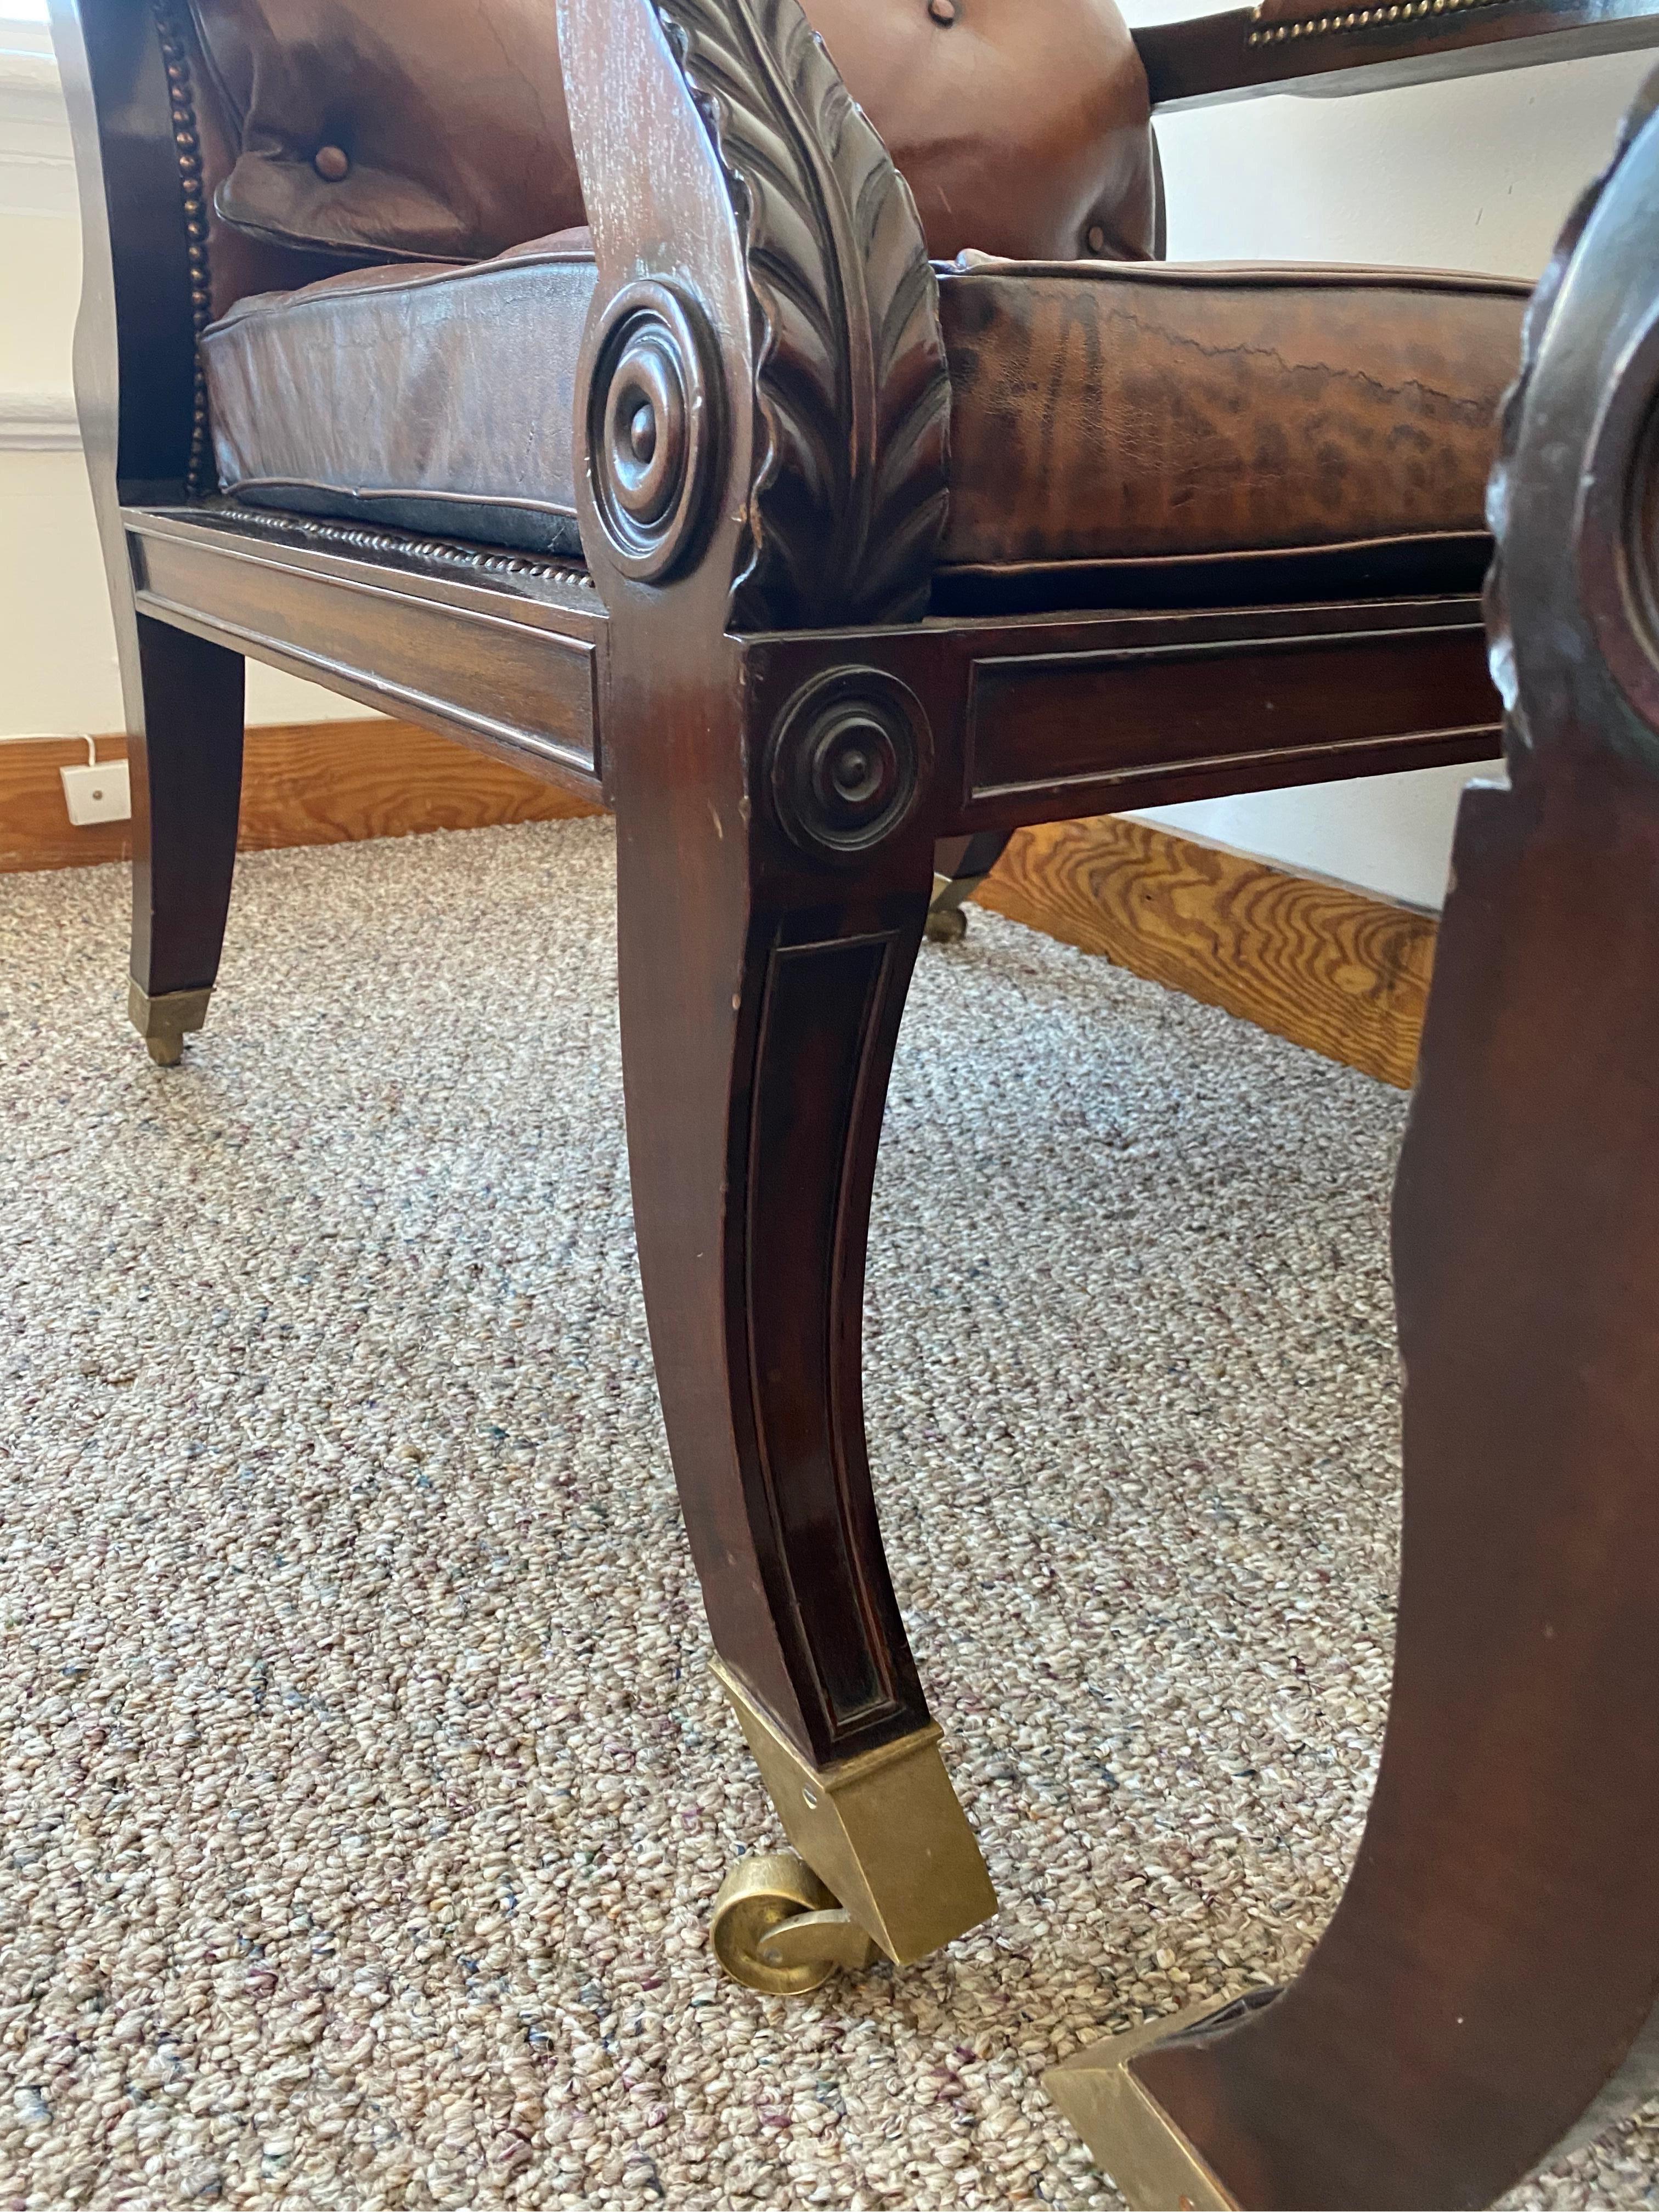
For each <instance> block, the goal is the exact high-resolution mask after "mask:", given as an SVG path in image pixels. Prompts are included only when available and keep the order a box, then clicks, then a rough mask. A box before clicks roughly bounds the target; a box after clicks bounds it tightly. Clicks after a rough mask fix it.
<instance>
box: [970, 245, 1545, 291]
mask: <svg viewBox="0 0 1659 2212" xmlns="http://www.w3.org/2000/svg"><path fill="white" fill-rule="evenodd" d="M937 266H938V270H939V275H940V276H941V277H945V276H948V277H950V278H951V279H953V280H954V281H956V282H958V283H960V282H961V281H962V280H963V279H964V278H969V277H974V276H1031V277H1041V276H1047V277H1064V278H1066V279H1068V280H1071V281H1073V282H1076V283H1087V284H1147V285H1151V286H1152V287H1153V288H1154V289H1165V288H1168V289H1179V288H1180V287H1181V286H1182V285H1190V286H1192V287H1194V289H1200V290H1201V289H1224V288H1225V287H1226V286H1228V285H1236V286H1237V287H1238V288H1239V289H1241V290H1248V291H1316V292H1318V291H1331V292H1364V291H1401V292H1452V293H1460V294H1468V295H1477V294H1481V293H1492V294H1496V295H1498V296H1500V297H1502V298H1504V299H1510V300H1529V299H1530V298H1531V297H1532V292H1533V288H1532V286H1531V284H1530V283H1528V282H1527V281H1526V279H1525V278H1523V277H1519V276H1492V275H1489V274H1488V273H1486V271H1484V270H1461V269H1409V268H1403V267H1402V268H1398V269H1395V268H1393V267H1389V266H1371V265H1370V264H1364V263H1355V264H1348V263H1346V262H1335V261H1334V262H1319V261H1306V262H1304V261H1112V262H1097V261H1009V260H1005V259H1002V258H1000V257H999V256H998V255H996V254H994V253H979V252H966V253H961V254H958V255H957V258H956V259H955V260H954V261H945V262H941V263H939V264H937Z"/></svg>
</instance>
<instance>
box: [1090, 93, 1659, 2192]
mask: <svg viewBox="0 0 1659 2212" xmlns="http://www.w3.org/2000/svg"><path fill="white" fill-rule="evenodd" d="M1656 88H1659V80H1656V81H1655V86H1654V87H1650V93H1649V95H1648V97H1647V100H1646V101H1645V103H1644V106H1642V107H1641V108H1640V109H1639V110H1638V114H1637V116H1636V117H1635V118H1633V122H1632V128H1631V133H1630V137H1629V138H1628V140H1627V151H1626V155H1625V158H1624V160H1623V161H1622V163H1620V164H1619V165H1616V166H1615V168H1614V170H1613V172H1612V173H1611V174H1610V176H1609V178H1608V179H1607V180H1606V181H1605V183H1604V185H1603V188H1602V191H1601V197H1600V199H1599V202H1597V201H1594V200H1592V202H1591V203H1590V204H1589V205H1588V206H1587V208H1586V210H1583V211H1582V213H1581V216H1580V219H1579V223H1578V224H1577V225H1576V226H1575V229H1574V231H1573V232H1572V233H1571V234H1570V235H1569V239H1568V240H1567V242H1566V246H1565V248H1564V252H1563V257H1562V258H1561V260H1560V261H1559V263H1558V264H1557V266H1556V268H1555V270H1553V272H1552V275H1551V276H1550V277H1549V278H1547V280H1546V283H1545V285H1544V286H1543V287H1542V288H1541V296H1540V300H1539V302H1538V304H1537V306H1536V307H1535V308H1534V318H1533V321H1532V324H1531V326H1530V328H1529V332H1528V368H1527V372H1526V375H1525V377H1524V378H1523V382H1522V386H1521V387H1520V388H1519V390H1518V392H1517V395H1516V397H1515V398H1513V399H1512V401H1511V405H1510V417H1509V423H1508V447H1507V452H1506V459H1505V462H1504V465H1503V467H1502V468H1501V469H1500V472H1499V475H1498V479H1497V480H1496V483H1495V489H1494V501H1493V504H1494V509H1495V513H1496V516H1497V520H1498V530H1499V544H1500V559H1501V574H1500V580H1499V581H1498V584H1497V586H1496V587H1495V589H1494V592H1493V597H1492V613H1493V627H1494V666H1495V668H1496V669H1497V670H1498V672H1499V674H1500V677H1501V678H1503V679H1504V681H1505V682H1506V684H1509V685H1510V702H1509V703H1510V767H1511V775H1512V778H1513V785H1512V788H1510V789H1508V790H1498V789H1490V788H1487V789H1479V788H1477V789H1475V790H1474V791H1472V792H1471V793H1468V795H1467V796H1466V798H1465V799H1464V801H1463V808H1462V816H1461V817H1460V823H1459V831H1458V838H1457V846H1456V852H1455V860H1454V889H1453V891H1452V895H1451V896H1450V898H1449V902H1448V904H1447V908H1446V911H1445V917H1444V921H1443V927H1442V932H1441V939H1440V948H1439V952H1438V956H1437V965H1436V972H1435V980H1434V989H1433V995H1432V1000H1431V1006H1430V1010H1429V1016H1428V1022H1427V1026H1426V1030H1425V1038H1424V1048H1423V1059H1422V1068H1421V1074H1420V1078H1419V1091H1418V1095H1417V1098H1416V1100H1415V1103H1414V1104H1413V1111H1412V1116H1411V1123H1410V1129H1409V1133H1408V1136H1407V1143H1406V1147H1405V1152H1404V1155H1403V1157H1402V1159H1401V1168H1400V1175H1399V1181H1398V1184H1397V1188H1396V1195H1395V1279H1396V1292H1397V1297H1398V1304H1399V1313H1400V1331H1401V1350H1402V1352H1403V1355H1404V1364H1405V1369H1406V1376H1407V1383H1406V1397H1405V1455H1406V1477H1405V1526H1404V1550H1403V1559H1402V1568H1401V1593H1400V1614H1399V1628H1398V1641H1397V1649H1396V1657H1395V1681H1394V1691H1393V1698H1392V1703H1391V1706H1390V1711H1389V1725H1388V1732H1387V1737H1386V1741H1385V1743H1384V1747H1383V1759H1382V1764H1381V1767H1380V1771H1379V1773H1378V1778H1377V1784H1376V1795H1375V1798H1374V1801H1373V1803H1372V1807H1371V1810H1370V1818H1369V1820H1368V1822H1367V1825H1366V1828H1365V1832H1364V1840H1363V1843H1362V1844H1361V1847H1360V1850H1359V1854H1358V1860H1357V1862H1356V1864H1355V1867H1354V1869H1353V1874H1352V1878H1351V1880H1350V1881H1349V1884H1348V1887H1347V1890H1346V1893H1345V1895H1344V1897H1343V1899H1342V1901H1341V1904H1340V1906H1339V1908H1338V1910H1337V1911H1336V1914H1335V1916H1334V1918H1333V1920H1332V1923H1331V1925H1330V1927H1329V1929H1328V1931H1327V1933H1326V1935H1325V1936H1324V1937H1323V1939H1322V1942H1320V1943H1319V1944H1318V1946H1317V1947H1316V1950H1315V1952H1314V1954H1313V1956H1312V1958H1311V1959H1310V1961H1309V1964H1308V1966H1306V1968H1305V1969H1304V1972H1303V1973H1302V1974H1301V1975H1300V1976H1299V1977H1298V1978H1297V1980H1296V1982H1295V1983H1294V1984H1292V1985H1291V1987H1290V1988H1289V1989H1288V1990H1285V1992H1284V1993H1283V1994H1281V1995H1280V1996H1278V1997H1277V1998H1276V1999H1275V2000H1274V2001H1273V2002H1269V2003H1267V2004H1265V2005H1259V2006H1257V2007H1255V2008H1253V2009H1251V2010H1249V2011H1248V2012H1246V2011H1243V2009H1242V2008H1235V2009H1234V2011H1233V2012H1232V2013H1231V2015H1228V2016H1226V2017H1225V2018H1221V2017H1213V2016H1212V2018H1211V2019H1210V2020H1209V2021H1205V2020H1204V2019H1203V2018H1202V2016H1201V2014H1202V2008H1200V2015H1199V2016H1198V2017H1196V2018H1188V2020H1186V2021H1178V2022H1175V2023H1169V2022H1165V2023H1160V2024H1159V2026H1158V2027H1156V2028H1153V2029H1150V2030H1142V2031H1139V2032H1138V2033H1136V2034H1134V2035H1133V2036H1129V2037H1125V2038H1122V2039H1120V2040H1118V2041H1116V2042H1115V2043H1111V2044H1106V2045H1100V2046H1098V2047H1097V2049H1096V2050H1095V2051H1092V2052H1088V2053H1085V2054H1084V2055H1083V2057H1080V2058H1079V2059H1077V2060H1074V2061H1072V2062H1071V2063H1069V2064H1068V2065H1066V2066H1065V2067H1062V2068H1060V2069H1056V2071H1055V2072H1054V2074H1052V2075H1050V2076H1049V2084H1050V2087H1051V2090H1052V2091H1053V2093H1054V2095H1055V2096H1056V2098H1057V2099H1058V2100H1059V2101H1060V2104H1061V2106H1063V2108H1064V2109H1066V2111H1067V2112H1069V2113H1070V2114H1071V2115H1072V2116H1073V2118H1074V2119H1076V2120H1077V2122H1078V2124H1079V2125H1080V2126H1081V2127H1082V2128H1083V2130H1084V2131H1085V2134H1086V2135H1088V2136H1089V2138H1090V2140H1091V2144H1092V2145H1093V2147H1094V2148H1096V2150H1097V2154H1098V2155H1099V2156H1100V2157H1101V2160H1102V2162H1103V2164H1104V2165H1106V2166H1108V2168H1109V2170H1111V2171H1112V2172H1114V2173H1115V2176H1116V2178H1117V2179H1118V2180H1119V2182H1120V2185H1122V2186H1123V2187H1124V2188H1125V2191H1126V2193H1127V2194H1128V2195H1129V2196H1130V2197H1131V2201H1132V2202H1133V2203H1140V2204H1169V2203H1175V2202H1177V2201H1185V2202H1188V2203H1192V2204H1194V2205H1200V2204H1205V2205H1218V2204H1234V2205H1241V2206H1262V2207H1267V2206H1273V2207H1279V2208H1293V2207H1302V2206H1317V2205H1343V2206H1349V2207H1363V2206H1373V2205H1375V2206H1437V2205H1478V2204H1485V2203H1489V2202H1491V2200H1492V2198H1494V2197H1497V2196H1498V2195H1500V2194H1501V2193H1502V2192H1503V2191H1504V2190H1505V2189H1507V2188H1509V2187H1510V2186H1511V2185H1513V2184H1514V2183H1516V2181H1518V2180H1520V2179H1522V2177H1524V2176H1525V2175H1526V2174H1527V2173H1528V2172H1529V2171H1531V2170H1533V2169H1534V2167H1536V2166H1538V2165H1540V2164H1541V2162H1543V2161H1544V2160H1547V2158H1549V2157H1550V2156H1551V2155H1552V2154H1555V2153H1558V2152H1559V2151H1560V2150H1561V2149H1563V2148H1565V2147H1568V2146H1570V2145H1571V2143H1573V2142H1577V2141H1579V2140H1581V2139H1583V2137H1584V2136H1587V2135H1591V2134H1594V2133H1595V2132H1596V2131H1597V2130H1599V2129H1600V2128H1601V2127H1602V2126H1604V2125H1605V2124H1607V2123H1608V2122H1609V2121H1611V2120H1612V2119H1613V2118H1616V2117H1618V2116H1619V2115H1620V2114H1621V2113H1623V2112H1627V2111H1629V2110H1630V2109H1631V2108H1632V2106H1634V2105H1635V2104H1636V2103H1637V2102H1638V2101H1640V2100H1641V2099H1642V2098H1643V2097H1644V2095H1645V2094H1647V2093H1649V2092H1650V2091H1651V2090H1652V2089H1653V2088H1654V2087H1656V2086H1659V623H1656V622H1655V620H1654V616H1653V610H1654V609H1655V608H1659V590H1656V586H1659V527H1656V518H1659V434H1656V431H1655V429H1654V427H1653V425H1654V422H1655V416H1654V412H1653V410H1654V405H1655V401H1656V395H1659V284H1656V281H1655V276H1654V264H1653V258H1652V247H1651V241H1652V239H1653V237H1654V235H1655V232H1656V226H1659V117H1656V115H1655V112H1654V104H1655V92H1656ZM1581 230H1582V235H1581V234H1580V232H1581ZM1575 246H1576V249H1577V250H1576V252H1574V251H1573V248H1574V247H1575ZM1569 254H1571V259H1569V258H1568V255H1569Z"/></svg>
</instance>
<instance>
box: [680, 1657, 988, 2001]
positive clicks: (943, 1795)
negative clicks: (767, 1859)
mask: <svg viewBox="0 0 1659 2212" xmlns="http://www.w3.org/2000/svg"><path fill="white" fill-rule="evenodd" d="M714 1674H715V1676H716V1678H717V1679H718V1680H719V1682H720V1686H721V1688H722V1689H723V1690H724V1691H725V1692H726V1696H727V1697H728V1698H730V1699H731V1700H732V1705H734V1706H735V1708H736V1710H737V1715H738V1720H739V1721H740V1722H741V1723H743V1732H744V1735H745V1736H746V1737H747V1738H748V1740H749V1748H750V1751H752V1752H753V1753H754V1754H755V1761H756V1764H757V1765H758V1766H759V1768H760V1771H761V1778H762V1780H763V1782H764V1783H765V1784H766V1786H767V1789H768V1790H769V1791H770V1792H771V1796H772V1802H773V1803H774V1805H775V1806H776V1808H777V1809H778V1817H779V1819H780V1820H781V1821H782V1822H783V1826H784V1832H785V1834H786V1835H787V1837H788V1838H789V1840H790V1842H791V1843H792V1844H793V1845H794V1847H795V1849H796V1850H797V1851H799V1854H800V1856H801V1857H802V1858H803V1859H804V1860H805V1862H806V1864H807V1865H808V1866H809V1867H811V1869H812V1871H813V1872H814V1873H815V1874H816V1875H817V1877H818V1879H819V1881H822V1882H823V1884H824V1886H825V1887H826V1888H827V1889H828V1890H829V1892H830V1894H831V1898H832V1901H834V1902H836V1904H838V1905H841V1906H842V1907H844V1908H845V1910H846V1911H847V1912H848V1914H849V1915H850V1916H851V1917H852V1918H853V1919H854V1921H855V1922H856V1923H857V1924H858V1925H859V1926H860V1928H862V1929H864V1930H865V1931H866V1934H867V1935H869V1936H871V1937H872V1939H873V1940H874V1942H876V1943H877V1944H878V1946H879V1947H880V1948H881V1949H882V1950H883V1951H884V1952H885V1953H886V1954H887V1956H888V1957H889V1958H890V1959H892V1960H895V1961H896V1963H897V1964H898V1965H899V1966H908V1965H909V1964H910V1962H911V1961H912V1960H915V1959H925V1958H926V1957H927V1954H928V1953H929V1952H930V1951H937V1950H939V1948H941V1947H942V1946H943V1945H944V1944H946V1943H948V1942H951V1940H952V1938H953V1937H955V1936H962V1935H964V1934H966V1932H967V1930H968V1929H970V1928H976V1927H978V1925H979V1923H980V1922H981V1920H988V1919H989V1918H990V1917H991V1916H992V1914H993V1913H994V1911H996V1909H997V1897H996V1892H995V1890H994V1889H993V1888H992V1887H991V1877H990V1875H988V1874H987V1872H986V1870H985V1861H984V1860H983V1858H982V1857H981V1856H980V1849H979V1844H978V1842H977V1840H976V1839H975V1835H974V1832H973V1830H972V1829H971V1828H970V1827H969V1825H968V1816H967V1814H965V1813H964V1812H963V1809H962V1807H961V1805H960V1804H959V1803H958V1802H957V1793H956V1791H955V1790H953V1789H952V1788H951V1778H950V1776H949V1775H948V1774H946V1772H945V1762H944V1760H943V1759H941V1758H940V1757H939V1729H938V1728H937V1727H936V1726H934V1725H933V1724H932V1723H929V1724H928V1726H927V1727H926V1728H923V1729H917V1730H916V1731H915V1734H914V1735H907V1736H902V1737H901V1738H900V1739H899V1741H897V1742H896V1743H889V1744H883V1745H882V1746H881V1747H880V1748H879V1749H878V1750H876V1751H867V1752H863V1753H859V1754H858V1755H857V1756H856V1757H854V1758H852V1759H839V1760H837V1761H836V1762H835V1763H834V1764H833V1765H829V1766H823V1767H819V1766H812V1765H809V1764H808V1763H807V1761H806V1760H805V1759H803V1758H802V1756H801V1754H800V1753H799V1751H797V1750H796V1748H795V1747H794V1746H793V1744H792V1743H791V1742H790V1741H788V1740H787V1737H786V1736H785V1735H783V1734H782V1732H781V1729H779V1728H778V1726H777V1724H776V1723H775V1722H774V1721H773V1720H772V1718H771V1717H770V1716H769V1714H767V1713H765V1712H763V1711H762V1710H761V1708H760V1707H759V1705H757V1704H756V1702H755V1700H754V1699H752V1698H751V1697H750V1694H749V1692H747V1690H746V1689H745V1688H744V1686H743V1684H742V1683H741V1682H740V1681H739V1680H738V1678H737V1676H736V1675H735V1674H732V1670H731V1669H730V1668H728V1667H726V1666H725V1665H723V1664H722V1663H721V1662H720V1661H719V1660H716V1661H715V1662H714Z"/></svg>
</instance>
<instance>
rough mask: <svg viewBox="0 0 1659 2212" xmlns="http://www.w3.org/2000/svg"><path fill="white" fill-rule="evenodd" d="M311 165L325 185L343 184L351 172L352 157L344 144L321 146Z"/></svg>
mask: <svg viewBox="0 0 1659 2212" xmlns="http://www.w3.org/2000/svg"><path fill="white" fill-rule="evenodd" d="M311 166H312V167H313V169H315V171H316V172H317V173H318V175H319V177H320V178H321V179H322V180H323V182H324V183H325V185H337V184H342V183H343V182H344V180H345V179H346V178H347V177H349V175H350V174H351V157H350V155H349V154H348V153H347V152H346V151H345V149H344V148H343V147H342V146H319V148H318V149H317V151H316V153H315V154H314V155H313V156H312V161H311Z"/></svg>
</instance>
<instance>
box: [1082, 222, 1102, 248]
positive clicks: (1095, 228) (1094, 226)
mask: <svg viewBox="0 0 1659 2212" xmlns="http://www.w3.org/2000/svg"><path fill="white" fill-rule="evenodd" d="M1084 243H1085V245H1086V246H1087V247H1088V249H1089V251H1090V252H1091V253H1104V252H1105V251H1106V233H1105V232H1104V230H1103V229H1102V228H1101V226H1100V225H1099V224H1098V223H1097V222H1091V224H1090V225H1089V235H1088V237H1087V238H1086V239H1085V240H1084Z"/></svg>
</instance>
